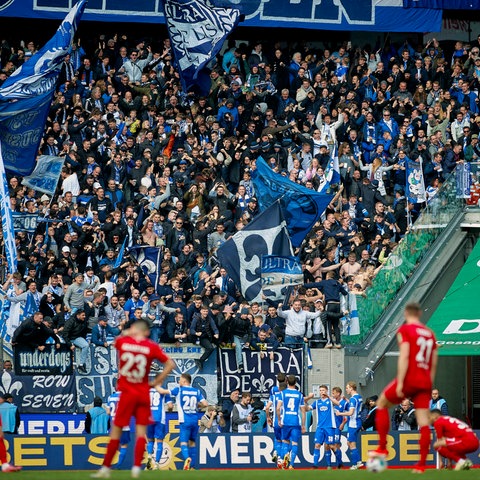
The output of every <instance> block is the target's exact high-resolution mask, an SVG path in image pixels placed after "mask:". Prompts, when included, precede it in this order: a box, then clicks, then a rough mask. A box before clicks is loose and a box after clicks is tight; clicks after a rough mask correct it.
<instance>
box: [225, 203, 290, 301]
mask: <svg viewBox="0 0 480 480" xmlns="http://www.w3.org/2000/svg"><path fill="white" fill-rule="evenodd" d="M292 253H293V252H292V244H291V243H290V238H289V235H288V231H287V228H286V223H285V219H284V218H283V213H282V210H281V208H280V204H279V202H275V203H273V205H271V206H270V207H269V208H267V209H266V210H264V211H263V212H262V213H261V214H260V215H258V216H257V217H255V218H254V220H253V221H252V222H250V223H249V224H248V225H247V226H246V227H245V228H244V229H243V230H240V231H239V232H237V233H236V234H235V235H234V236H233V237H232V238H230V239H229V240H228V241H226V242H225V243H224V244H223V245H222V246H221V247H220V248H219V249H218V251H217V255H218V259H219V260H220V264H221V265H222V266H223V267H225V269H226V270H227V272H228V274H229V275H230V277H231V278H232V279H233V281H234V282H235V284H236V285H237V287H238V288H239V289H240V291H241V292H242V295H243V297H244V298H245V300H247V301H248V302H261V301H262V277H261V267H262V266H261V259H262V256H264V255H292Z"/></svg>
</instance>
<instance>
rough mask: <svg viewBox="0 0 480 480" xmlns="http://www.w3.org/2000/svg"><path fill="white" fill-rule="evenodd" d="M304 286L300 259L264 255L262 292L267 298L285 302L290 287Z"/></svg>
mask: <svg viewBox="0 0 480 480" xmlns="http://www.w3.org/2000/svg"><path fill="white" fill-rule="evenodd" d="M302 284H303V271H302V264H301V263H300V259H299V258H298V257H294V256H281V255H262V292H263V295H264V296H265V298H268V299H269V300H273V301H279V300H283V298H284V297H285V295H286V294H287V290H288V287H289V286H290V285H302Z"/></svg>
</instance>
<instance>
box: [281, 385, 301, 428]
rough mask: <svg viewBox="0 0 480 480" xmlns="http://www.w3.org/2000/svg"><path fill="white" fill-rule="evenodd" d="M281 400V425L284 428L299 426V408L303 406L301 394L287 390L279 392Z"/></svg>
mask: <svg viewBox="0 0 480 480" xmlns="http://www.w3.org/2000/svg"><path fill="white" fill-rule="evenodd" d="M280 394H281V400H282V402H283V403H282V412H281V414H282V423H283V425H285V426H290V427H298V426H300V412H301V407H303V406H304V405H305V403H304V400H303V394H302V393H301V392H299V391H298V390H293V389H290V388H287V389H286V390H283V391H282V392H280Z"/></svg>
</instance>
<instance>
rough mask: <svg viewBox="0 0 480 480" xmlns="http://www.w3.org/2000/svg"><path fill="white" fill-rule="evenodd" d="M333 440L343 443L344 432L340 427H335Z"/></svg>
mask: <svg viewBox="0 0 480 480" xmlns="http://www.w3.org/2000/svg"><path fill="white" fill-rule="evenodd" d="M333 435H334V436H333V440H334V442H335V443H341V442H342V432H341V430H340V429H339V428H335V433H334V434H333Z"/></svg>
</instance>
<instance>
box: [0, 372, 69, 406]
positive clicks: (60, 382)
mask: <svg viewBox="0 0 480 480" xmlns="http://www.w3.org/2000/svg"><path fill="white" fill-rule="evenodd" d="M5 393H10V394H11V395H12V396H13V398H15V399H16V402H15V404H16V405H17V406H18V408H19V409H20V411H21V412H22V413H61V412H73V411H75V408H76V400H77V394H76V390H75V377H74V376H73V375H32V376H21V377H18V376H15V375H12V374H10V373H8V372H5V371H4V372H3V373H2V376H1V377H0V394H1V395H4V394H5Z"/></svg>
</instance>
